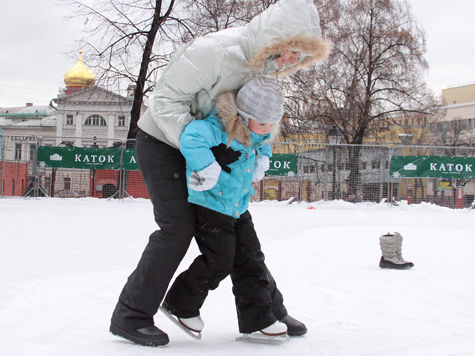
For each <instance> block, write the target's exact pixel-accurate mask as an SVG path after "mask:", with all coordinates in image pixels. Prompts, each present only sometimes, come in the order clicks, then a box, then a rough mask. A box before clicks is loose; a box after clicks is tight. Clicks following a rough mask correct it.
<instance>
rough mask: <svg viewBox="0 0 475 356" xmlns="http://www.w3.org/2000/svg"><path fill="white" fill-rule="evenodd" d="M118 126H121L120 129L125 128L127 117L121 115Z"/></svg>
mask: <svg viewBox="0 0 475 356" xmlns="http://www.w3.org/2000/svg"><path fill="white" fill-rule="evenodd" d="M118 126H120V127H124V126H125V116H123V115H120V116H119V123H118Z"/></svg>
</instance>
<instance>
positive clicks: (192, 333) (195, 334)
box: [159, 307, 201, 340]
mask: <svg viewBox="0 0 475 356" xmlns="http://www.w3.org/2000/svg"><path fill="white" fill-rule="evenodd" d="M159 309H160V311H161V312H162V313H163V314H164V315H165V316H166V317H167V318H168V319H170V321H171V322H172V323H173V324H175V325H176V326H178V327H179V328H180V329H181V330H183V331H184V332H185V334H187V335H189V336H191V337H192V338H193V339H195V340H201V333H199V332H195V331H192V330H190V329H188V328H187V327H186V326H184V325H183V324H181V323H180V321H179V320H178V318H177V317H175V316H174V315H173V314H172V313H170V312H169V311H168V310H167V309H166V308H164V307H160V308H159Z"/></svg>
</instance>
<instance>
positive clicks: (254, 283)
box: [164, 204, 276, 333]
mask: <svg viewBox="0 0 475 356" xmlns="http://www.w3.org/2000/svg"><path fill="white" fill-rule="evenodd" d="M192 205H193V204H192ZM194 207H195V213H196V230H195V239H196V242H197V244H198V247H199V249H200V251H201V255H200V256H198V257H197V258H196V259H195V260H194V261H193V263H192V264H191V265H190V267H189V268H188V269H187V270H186V271H184V272H182V273H181V274H180V275H179V276H178V277H177V278H176V279H175V282H174V283H173V285H172V286H171V287H170V290H169V291H168V293H167V295H166V297H165V302H164V304H165V305H166V307H167V308H168V309H169V310H171V312H172V313H173V314H174V315H176V316H178V317H181V318H191V317H194V316H198V315H200V309H201V306H202V305H203V303H204V301H205V299H206V297H207V295H208V292H209V291H210V290H213V289H216V288H217V287H218V285H219V282H221V281H222V280H223V279H224V278H225V277H227V276H228V275H229V274H230V273H231V272H232V273H233V277H232V281H233V292H234V294H235V296H236V305H237V310H238V313H239V320H240V322H239V330H240V332H243V333H251V332H253V331H257V330H260V329H263V328H265V327H267V326H269V325H271V324H272V323H274V322H275V321H276V318H275V316H274V314H273V312H272V300H271V296H270V293H269V290H268V289H267V288H268V286H269V280H268V277H267V272H266V269H265V265H264V258H263V257H264V256H263V254H262V252H261V249H260V245H259V241H258V240H257V238H254V236H253V234H252V232H251V234H250V235H249V234H248V232H249V231H245V230H243V229H242V228H240V227H242V226H243V225H245V224H246V223H247V222H248V221H249V219H250V214H249V212H248V211H246V212H245V213H244V214H243V215H242V216H241V217H240V218H239V219H235V218H233V217H231V216H228V215H224V214H221V213H219V212H216V211H214V210H210V209H208V208H205V207H202V206H199V205H194ZM235 226H237V229H235Z"/></svg>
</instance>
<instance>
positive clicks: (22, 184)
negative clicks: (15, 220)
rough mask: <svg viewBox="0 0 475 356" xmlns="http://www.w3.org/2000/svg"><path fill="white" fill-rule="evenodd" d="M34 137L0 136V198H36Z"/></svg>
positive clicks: (35, 146) (36, 142)
mask: <svg viewBox="0 0 475 356" xmlns="http://www.w3.org/2000/svg"><path fill="white" fill-rule="evenodd" d="M37 147H38V139H37V137H34V136H0V177H1V181H0V196H24V195H35V194H36V195H35V196H38V194H40V191H39V190H38V183H37V180H36V179H35V177H36V176H37V172H36V150H37Z"/></svg>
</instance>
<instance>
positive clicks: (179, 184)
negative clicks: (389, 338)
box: [111, 130, 287, 329]
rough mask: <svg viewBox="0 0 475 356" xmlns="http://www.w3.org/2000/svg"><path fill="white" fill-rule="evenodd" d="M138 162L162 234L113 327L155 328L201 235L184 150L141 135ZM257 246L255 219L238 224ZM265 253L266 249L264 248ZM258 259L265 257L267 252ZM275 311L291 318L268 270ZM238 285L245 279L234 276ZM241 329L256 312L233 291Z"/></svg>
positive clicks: (130, 283)
mask: <svg viewBox="0 0 475 356" xmlns="http://www.w3.org/2000/svg"><path fill="white" fill-rule="evenodd" d="M136 156H137V162H138V165H139V167H140V170H141V171H142V175H143V178H144V181H145V184H146V185H147V189H148V192H149V195H150V200H151V202H152V205H153V212H154V216H155V221H156V222H157V224H158V225H159V227H160V230H157V231H155V232H153V233H152V234H151V235H150V237H149V241H148V244H147V245H146V247H145V249H144V251H143V253H142V256H141V258H140V260H139V262H138V265H137V267H136V269H135V270H134V271H133V272H132V274H131V275H130V276H129V278H128V280H127V283H126V284H125V286H124V288H123V289H122V292H121V294H120V296H119V301H118V303H117V305H116V307H115V309H114V312H113V314H112V320H111V321H112V323H115V324H117V325H118V326H121V327H122V328H127V329H138V328H142V327H147V326H152V325H154V321H153V316H154V315H155V314H156V313H157V310H158V307H159V306H160V304H161V302H162V300H163V297H164V296H165V293H166V291H167V288H168V285H169V283H170V280H171V278H172V277H173V275H174V273H175V271H176V269H177V268H178V265H179V264H180V262H181V260H182V259H183V257H184V256H185V254H186V251H187V250H188V247H189V245H190V243H191V239H192V237H193V235H194V233H195V219H196V218H195V210H194V207H193V206H192V205H191V204H189V203H188V192H187V187H186V176H185V159H184V158H183V156H182V155H181V153H180V151H179V150H177V149H175V148H173V147H171V146H169V145H167V144H165V143H163V142H161V141H159V140H157V139H155V138H154V137H152V136H150V135H148V134H147V133H145V132H143V131H141V130H138V131H137V146H136ZM235 229H240V231H241V233H242V234H248V235H249V236H248V238H249V240H250V241H253V242H252V243H257V244H259V241H258V239H257V235H256V233H255V230H254V226H253V224H252V219H251V216H250V215H249V216H248V218H247V219H243V221H242V224H239V225H238V224H236V226H235ZM259 251H260V250H259ZM255 258H260V259H263V255H262V253H260V254H257V255H256V257H255ZM266 274H267V279H268V290H269V294H270V296H271V299H272V311H273V314H274V315H275V317H276V318H277V319H281V318H283V317H284V316H286V315H287V310H286V309H285V306H284V305H283V298H282V294H281V293H280V291H279V290H278V289H277V286H276V284H275V281H274V279H273V277H272V275H271V274H270V272H269V271H268V270H267V267H266ZM231 277H232V279H233V281H234V280H235V279H239V278H241V276H240V275H239V274H237V275H236V276H234V274H233V273H232V274H231ZM233 292H234V294H235V295H236V307H237V313H238V320H239V325H240V328H241V327H243V328H246V327H247V323H248V320H246V318H245V315H246V310H250V309H252V308H253V306H252V303H250V302H248V301H246V296H245V295H240V291H239V290H237V289H236V288H235V287H233Z"/></svg>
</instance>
